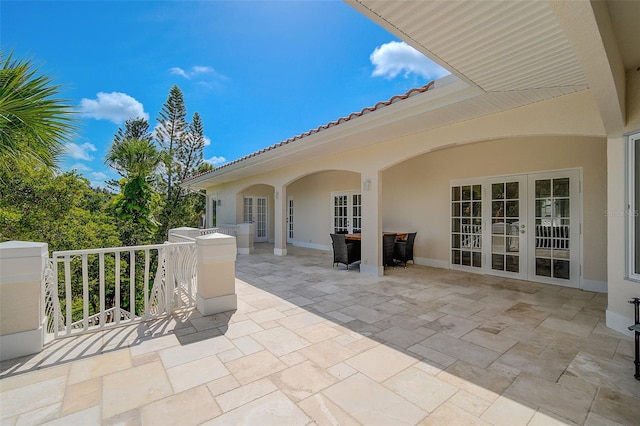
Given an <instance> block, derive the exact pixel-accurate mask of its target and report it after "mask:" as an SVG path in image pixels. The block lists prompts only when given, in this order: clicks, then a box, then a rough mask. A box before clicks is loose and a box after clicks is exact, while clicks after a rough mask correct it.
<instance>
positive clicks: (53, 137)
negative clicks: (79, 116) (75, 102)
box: [0, 51, 76, 168]
mask: <svg viewBox="0 0 640 426" xmlns="http://www.w3.org/2000/svg"><path fill="white" fill-rule="evenodd" d="M37 73H38V69H37V68H35V67H34V65H33V64H32V63H31V62H30V61H28V60H17V59H14V58H13V54H12V53H10V54H9V55H6V56H5V55H4V53H3V52H2V51H0V167H8V166H9V165H10V164H11V163H12V162H13V161H14V160H16V159H18V158H24V157H32V158H34V159H36V160H37V161H38V162H39V163H41V164H43V165H44V166H46V167H51V168H56V167H57V161H58V158H59V156H60V154H62V153H63V151H64V142H65V141H68V140H70V138H71V136H72V134H73V132H74V131H75V129H76V126H75V121H76V119H75V118H74V117H73V115H72V114H73V107H72V106H70V105H68V104H67V101H65V100H62V99H58V98H56V96H57V95H58V94H59V93H60V87H61V86H59V85H54V84H52V79H51V78H50V77H48V76H46V75H37Z"/></svg>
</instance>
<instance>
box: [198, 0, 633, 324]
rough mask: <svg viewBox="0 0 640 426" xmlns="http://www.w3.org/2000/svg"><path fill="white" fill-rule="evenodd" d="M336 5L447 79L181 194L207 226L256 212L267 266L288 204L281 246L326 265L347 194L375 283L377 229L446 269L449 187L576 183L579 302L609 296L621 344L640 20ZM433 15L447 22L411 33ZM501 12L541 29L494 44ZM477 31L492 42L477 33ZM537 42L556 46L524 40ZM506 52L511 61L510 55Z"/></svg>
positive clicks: (507, 24)
mask: <svg viewBox="0 0 640 426" xmlns="http://www.w3.org/2000/svg"><path fill="white" fill-rule="evenodd" d="M348 3H349V4H351V5H352V6H353V7H354V8H356V9H357V10H358V11H360V12H362V13H363V14H364V15H365V16H367V17H369V18H371V19H373V20H374V21H376V22H378V23H379V24H380V25H382V26H383V27H385V28H386V29H388V30H390V31H392V32H394V33H395V34H396V35H398V37H401V38H403V39H405V41H407V43H409V44H411V45H412V46H413V47H415V48H416V49H418V50H420V51H421V52H422V53H424V54H425V55H427V56H429V57H431V58H432V59H434V60H435V61H436V62H438V63H440V64H441V65H443V66H445V67H447V68H448V69H449V70H450V71H451V72H452V74H453V75H452V76H450V77H446V78H444V79H441V80H437V81H436V82H435V84H434V86H433V89H432V90H428V91H426V92H425V93H420V94H418V95H415V96H408V97H406V98H404V100H402V101H401V102H397V103H394V104H391V105H389V104H387V106H385V107H384V108H380V109H378V108H375V109H374V110H373V111H372V112H368V113H367V114H362V115H360V116H356V117H350V118H349V119H347V120H343V121H341V122H340V123H338V125H333V126H327V127H326V128H322V129H320V131H313V132H309V134H306V135H304V137H302V138H299V139H294V140H293V142H292V143H289V142H290V141H287V142H286V143H283V144H279V145H278V146H276V147H272V148H273V149H272V148H270V149H267V150H264V151H263V152H261V153H259V154H258V155H255V156H254V155H251V156H248V157H247V158H245V159H243V160H242V161H239V162H237V164H231V165H230V167H228V168H221V169H219V170H217V171H214V172H213V173H211V174H210V175H209V176H201V177H198V178H196V179H194V180H192V181H191V182H188V183H187V185H193V186H194V187H195V188H206V190H207V193H208V194H209V195H210V196H214V195H215V196H216V197H217V198H218V199H219V200H222V206H223V208H222V209H218V220H219V221H221V222H222V223H225V222H229V221H239V220H242V197H243V196H244V195H248V196H266V197H268V199H269V241H272V242H273V243H274V253H275V254H278V255H286V244H287V237H288V235H287V232H286V231H287V223H288V222H287V200H288V199H292V200H293V205H294V214H293V216H294V224H293V240H292V241H291V242H292V243H293V244H296V245H303V246H307V247H312V248H317V249H325V250H327V249H330V238H329V233H330V232H331V231H332V223H331V219H332V214H331V194H332V193H333V192H339V191H359V192H361V193H362V211H363V213H362V241H363V244H362V263H361V268H360V270H361V272H362V273H371V274H378V275H380V274H383V268H382V266H381V241H380V238H379V236H380V235H381V233H382V232H383V231H387V230H390V231H417V232H418V234H417V239H416V242H415V257H416V262H417V263H422V264H425V265H432V266H438V267H443V268H448V267H450V266H451V265H450V263H449V252H450V243H449V240H450V237H449V232H450V231H449V221H450V218H449V190H450V183H451V181H453V180H459V179H466V178H484V177H491V176H503V175H522V174H533V173H537V172H546V171H555V170H577V171H578V172H577V173H578V174H579V176H580V178H579V179H580V188H581V191H580V201H579V202H580V204H581V205H580V207H581V216H580V228H581V229H582V234H581V235H580V238H579V239H580V241H579V244H580V247H579V249H580V266H581V270H582V273H581V277H580V283H579V287H580V288H585V289H594V288H595V289H599V290H600V291H608V293H609V309H608V310H607V325H608V326H610V327H612V328H614V329H616V330H618V331H621V332H626V327H627V325H629V323H630V321H631V318H632V316H633V307H632V305H630V304H629V303H627V302H628V300H629V299H631V298H632V297H640V283H639V282H636V281H633V280H631V279H629V278H628V276H629V275H628V272H629V271H628V268H627V256H628V245H627V241H628V240H629V238H630V236H629V235H628V233H629V227H628V216H629V214H632V213H633V212H631V211H629V206H628V199H629V198H628V181H627V179H628V176H629V170H628V165H629V161H628V158H627V154H626V139H625V135H627V134H629V133H631V132H636V131H638V130H640V68H639V66H640V63H638V62H639V61H640V52H639V49H638V45H637V43H634V42H633V41H631V39H632V38H634V37H635V36H634V35H632V34H633V33H634V31H635V30H634V28H635V25H636V24H634V22H636V23H637V19H635V18H634V17H636V16H640V6H639V5H637V4H636V5H633V4H632V3H630V2H608V3H607V2H588V1H585V2H554V1H549V2H544V1H542V2H537V3H534V4H532V3H527V2H523V3H517V4H516V3H508V4H507V3H506V2H505V3H501V2H497V3H495V4H493V6H492V7H491V8H488V9H483V10H479V9H478V8H475V7H474V5H473V3H474V2H470V1H469V2H464V1H463V2H451V3H447V4H446V5H445V4H442V3H440V2H412V3H411V4H407V5H403V6H402V7H400V6H399V5H397V4H395V3H393V2H376V1H369V0H348ZM405 6H406V7H405ZM407 7H408V8H410V9H411V13H408V12H407V10H406V8H407ZM443 7H445V8H447V18H446V21H444V22H440V23H439V26H438V28H437V29H436V28H434V30H433V31H423V27H425V26H428V25H429V24H430V22H431V20H432V19H435V18H433V16H435V15H434V13H433V12H435V11H437V10H439V9H440V8H443ZM503 7H504V8H507V7H508V8H535V9H536V12H535V13H537V15H536V16H538V17H539V18H540V19H538V20H527V22H526V23H522V22H520V23H519V24H518V28H519V29H520V30H519V31H518V32H513V33H512V39H510V40H509V43H505V42H504V40H503V39H496V37H498V36H497V34H501V33H502V32H503V30H504V32H508V31H511V30H512V29H513V25H515V24H514V23H513V22H511V21H509V20H508V19H503V17H504V15H503V14H502V13H501V12H502V8H503ZM523 10H524V9H523ZM438 16H441V14H440V15H438ZM460 16H465V19H467V18H468V19H467V20H468V22H469V23H470V25H468V26H465V27H464V31H463V30H462V29H461V28H459V27H457V26H456V22H457V19H458V18H457V17H460ZM512 16H516V15H512ZM410 17H414V18H415V19H414V18H410ZM419 22H420V24H419ZM489 24H491V25H494V26H495V28H496V31H494V32H487V31H486V26H487V25H489ZM439 31H441V32H444V33H443V34H440V32H439ZM461 31H463V34H462V33H461V34H459V35H457V33H458V32H461ZM527 31H529V33H527ZM548 33H554V34H559V36H558V37H554V38H546V37H532V36H531V34H548ZM445 34H446V37H444V35H445ZM443 37H444V38H443ZM534 39H535V40H536V41H535V42H532V41H531V40H534ZM516 46H518V49H517V52H518V55H512V54H511V53H512V51H513V50H514V49H516ZM547 52H562V53H558V54H556V55H547ZM527 55H530V57H527ZM225 206H230V208H228V209H227V208H225Z"/></svg>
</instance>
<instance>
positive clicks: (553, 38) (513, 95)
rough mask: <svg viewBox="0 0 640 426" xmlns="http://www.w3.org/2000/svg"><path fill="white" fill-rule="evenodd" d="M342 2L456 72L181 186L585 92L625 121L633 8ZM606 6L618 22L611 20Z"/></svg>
mask: <svg viewBox="0 0 640 426" xmlns="http://www.w3.org/2000/svg"><path fill="white" fill-rule="evenodd" d="M345 1H346V2H347V3H348V4H350V5H351V6H353V7H354V8H355V9H357V10H358V11H360V12H361V13H363V14H364V15H366V16H367V17H369V18H370V19H372V20H373V21H375V22H376V23H378V24H379V25H381V26H383V27H384V28H385V29H387V30H388V31H390V32H391V33H393V34H395V35H396V36H398V37H399V38H401V39H402V40H404V41H405V42H407V43H408V44H410V45H412V46H413V47H414V48H416V49H417V50H418V51H420V52H422V53H423V54H425V55H426V56H427V57H429V58H430V59H432V60H434V61H435V62H437V63H439V64H440V65H441V66H443V67H445V68H447V69H448V70H449V71H451V72H452V74H453V75H451V76H448V77H445V78H443V79H440V80H437V81H436V82H435V84H434V86H433V87H432V88H431V90H426V91H424V92H420V93H414V94H413V95H412V96H404V97H400V98H401V99H400V100H399V101H398V102H387V103H386V104H385V107H384V108H370V111H367V113H366V114H359V115H357V116H355V117H351V116H350V117H349V118H348V119H345V120H343V119H340V120H338V121H337V122H335V123H336V125H331V126H322V127H321V128H319V129H315V130H313V131H310V132H307V133H306V134H304V135H299V136H297V137H294V138H292V139H289V140H287V141H284V142H282V143H280V144H277V145H274V146H272V147H269V148H266V149H264V150H262V151H259V152H257V153H254V154H250V155H248V156H246V157H243V158H242V159H240V160H237V161H235V162H233V163H231V164H227V165H225V166H223V167H221V168H219V169H216V170H214V171H212V172H209V173H206V174H204V175H201V176H195V177H193V178H191V179H189V180H188V181H187V182H185V183H183V185H185V186H190V187H192V188H195V189H201V188H206V187H207V186H210V185H215V184H221V183H225V182H229V181H233V180H237V179H242V178H245V177H249V176H252V175H256V174H260V173H267V172H270V171H275V170H277V169H280V168H282V167H286V166H289V165H291V164H292V163H295V162H298V161H307V160H309V159H312V158H314V157H315V156H326V155H332V154H336V153H340V152H346V151H350V150H353V149H357V148H362V147H364V146H367V145H372V144H376V143H379V142H382V141H385V140H389V139H393V138H399V137H402V136H404V135H405V134H408V133H417V132H423V131H428V130H430V129H434V128H438V127H444V126H449V125H451V124H454V123H458V122H461V121H465V120H471V119H474V118H478V117H482V116H486V115H489V114H495V113H498V112H501V111H507V110H510V109H514V108H518V107H521V106H525V105H528V104H532V103H535V102H541V101H545V100H548V99H552V98H555V97H559V96H564V95H568V94H571V93H575V92H579V91H584V90H591V92H592V93H593V96H594V99H595V100H596V103H597V104H598V108H599V109H600V111H601V115H602V117H603V121H605V127H606V128H608V129H609V128H611V127H613V126H619V125H620V123H622V122H624V119H623V117H624V78H622V79H621V78H620V76H621V75H622V76H624V66H622V65H621V64H625V65H627V64H628V63H632V62H633V61H635V60H636V59H637V58H640V54H639V53H638V50H639V48H638V47H637V43H636V44H634V45H632V46H628V45H624V46H623V47H624V48H623V49H621V53H620V54H618V53H616V52H618V50H616V44H617V39H621V38H623V39H624V40H626V38H627V37H631V36H632V34H627V33H629V32H631V31H634V28H635V25H634V24H633V19H635V17H636V16H638V15H639V14H640V8H638V7H637V6H633V7H628V6H626V5H621V4H618V3H625V2H618V1H616V2H615V4H616V6H615V7H610V6H608V5H607V3H604V4H605V6H604V7H603V5H602V4H600V5H597V4H595V5H594V4H592V3H591V2H589V1H580V2H555V1H545V0H538V1H502V0H500V1H494V0H487V1H411V2H406V1H389V0H345ZM596 3H598V2H596ZM609 3H612V2H609ZM631 3H633V2H631ZM609 10H611V11H614V12H615V13H613V16H614V17H617V18H616V19H617V20H618V21H621V22H613V23H612V22H610V14H609ZM574 12H576V13H577V15H576V16H579V17H580V19H586V20H587V21H588V22H587V23H586V25H582V24H583V21H581V20H576V18H575V16H574ZM636 12H638V13H636ZM622 21H624V22H622ZM603 30H604V33H602V32H601V31H603ZM613 30H617V32H616V34H615V35H613ZM612 52H613V53H612ZM616 55H617V56H616ZM621 70H622V72H621ZM365 110H367V108H365V109H364V110H363V112H364V111H365ZM331 124H334V123H331ZM320 130H321V131H320Z"/></svg>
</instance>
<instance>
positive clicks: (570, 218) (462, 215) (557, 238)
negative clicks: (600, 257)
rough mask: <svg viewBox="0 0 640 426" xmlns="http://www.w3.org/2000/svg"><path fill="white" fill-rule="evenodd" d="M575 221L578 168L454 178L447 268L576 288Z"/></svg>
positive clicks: (578, 214) (578, 206)
mask: <svg viewBox="0 0 640 426" xmlns="http://www.w3.org/2000/svg"><path fill="white" fill-rule="evenodd" d="M580 221H581V198H580V175H579V171H577V170H568V171H554V172H545V173H535V174H528V175H514V176H501V177H491V178H481V179H475V180H473V181H466V182H459V183H454V184H452V186H451V264H452V267H454V268H458V267H459V268H461V269H472V270H477V271H479V272H483V273H488V274H491V275H498V276H504V277H511V278H516V279H522V280H529V281H538V282H544V283H549V284H560V285H565V286H569V287H578V286H579V285H580V250H579V248H580Z"/></svg>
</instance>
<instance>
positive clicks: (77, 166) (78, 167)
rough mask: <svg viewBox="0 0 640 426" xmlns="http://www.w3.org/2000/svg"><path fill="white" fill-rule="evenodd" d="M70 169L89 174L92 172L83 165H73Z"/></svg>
mask: <svg viewBox="0 0 640 426" xmlns="http://www.w3.org/2000/svg"><path fill="white" fill-rule="evenodd" d="M69 169H71V170H77V171H79V172H88V171H90V170H91V169H90V168H89V167H88V166H87V165H86V164H83V163H76V164H74V165H72V166H71V167H69Z"/></svg>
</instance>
